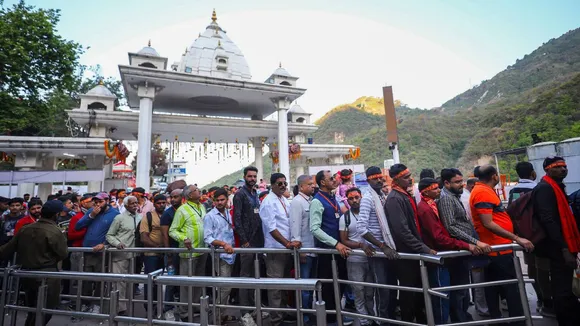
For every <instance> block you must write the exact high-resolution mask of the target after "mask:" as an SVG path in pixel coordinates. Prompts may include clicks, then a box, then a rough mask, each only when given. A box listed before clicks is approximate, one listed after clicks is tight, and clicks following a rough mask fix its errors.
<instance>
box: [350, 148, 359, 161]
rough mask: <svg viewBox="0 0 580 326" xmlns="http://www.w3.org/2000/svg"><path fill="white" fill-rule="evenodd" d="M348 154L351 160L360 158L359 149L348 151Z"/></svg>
mask: <svg viewBox="0 0 580 326" xmlns="http://www.w3.org/2000/svg"><path fill="white" fill-rule="evenodd" d="M348 153H349V155H350V158H351V159H353V160H356V159H358V158H359V157H360V147H357V148H355V149H354V150H352V148H351V149H349V150H348Z"/></svg>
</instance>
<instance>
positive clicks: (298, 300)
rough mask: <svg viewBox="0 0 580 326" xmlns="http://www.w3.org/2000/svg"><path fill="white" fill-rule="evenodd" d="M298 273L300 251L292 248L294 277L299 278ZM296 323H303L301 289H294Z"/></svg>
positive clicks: (299, 324)
mask: <svg viewBox="0 0 580 326" xmlns="http://www.w3.org/2000/svg"><path fill="white" fill-rule="evenodd" d="M301 277H302V275H300V253H299V252H298V249H296V248H294V278H295V279H297V280H299V279H300V278H301ZM296 325H297V326H302V325H304V318H303V317H302V291H301V290H296Z"/></svg>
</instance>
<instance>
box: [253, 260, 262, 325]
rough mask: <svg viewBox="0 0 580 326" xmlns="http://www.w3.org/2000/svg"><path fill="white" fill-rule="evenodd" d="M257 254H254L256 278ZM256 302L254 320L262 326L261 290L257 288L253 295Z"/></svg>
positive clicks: (256, 274) (258, 274) (258, 266)
mask: <svg viewBox="0 0 580 326" xmlns="http://www.w3.org/2000/svg"><path fill="white" fill-rule="evenodd" d="M258 255H259V254H258V253H256V254H255V257H256V258H255V259H254V275H255V276H256V278H257V279H259V278H260V258H259V256H258ZM254 298H255V300H254V301H255V302H256V322H257V324H258V326H262V291H261V290H260V289H259V288H258V289H256V294H255V296H254Z"/></svg>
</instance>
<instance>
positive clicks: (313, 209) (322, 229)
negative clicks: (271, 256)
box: [310, 171, 353, 325]
mask: <svg viewBox="0 0 580 326" xmlns="http://www.w3.org/2000/svg"><path fill="white" fill-rule="evenodd" d="M316 184H318V186H319V187H320V190H319V191H318V192H317V193H316V195H314V199H313V200H312V203H311V204H310V231H311V232H312V234H313V235H314V243H315V244H316V246H317V247H318V248H328V249H336V250H338V252H339V253H340V256H339V257H336V264H337V268H338V278H339V279H346V278H347V272H346V260H345V258H346V257H348V254H349V252H350V249H349V248H348V247H347V246H345V245H343V244H342V243H340V232H339V219H340V215H341V211H340V205H339V203H338V201H337V200H336V197H335V196H334V194H333V193H332V192H333V190H334V189H336V187H337V186H338V183H337V182H336V180H335V179H334V177H333V176H332V174H331V173H330V171H319V172H318V173H317V174H316ZM331 264H332V256H331V255H320V256H319V257H318V277H319V278H321V279H329V278H332V270H331V268H329V266H331ZM344 288H345V287H344V284H341V286H340V293H339V296H340V297H342V294H343V293H344ZM322 300H323V301H324V302H326V309H328V310H334V309H335V301H334V288H333V286H332V284H327V283H325V284H323V285H322ZM326 322H327V323H328V324H329V325H336V315H333V314H328V315H327V316H326ZM352 322H353V320H352V319H350V318H348V317H343V323H342V324H343V325H351V324H352Z"/></svg>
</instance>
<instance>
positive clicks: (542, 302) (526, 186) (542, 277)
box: [508, 162, 555, 317]
mask: <svg viewBox="0 0 580 326" xmlns="http://www.w3.org/2000/svg"><path fill="white" fill-rule="evenodd" d="M516 172H517V173H518V177H519V181H518V183H517V184H516V185H515V186H514V187H513V189H512V190H510V193H509V201H508V213H510V212H511V214H513V215H510V216H511V217H512V218H514V217H515V218H518V217H519V218H520V219H521V216H517V215H518V213H516V212H512V209H509V207H510V205H511V204H512V203H513V202H514V201H516V200H518V199H519V198H521V197H522V196H524V195H525V194H527V193H530V192H532V190H533V189H534V188H535V187H536V186H537V185H538V183H537V182H536V181H535V180H536V171H534V166H533V165H532V163H530V162H519V163H518V164H517V165H516ZM531 196H532V195H531V194H529V195H527V196H526V197H524V198H522V201H526V200H528V197H530V199H529V200H530V203H531ZM518 204H519V202H518ZM522 204H523V203H522ZM514 206H515V204H514ZM514 206H512V207H514ZM529 207H531V205H530V206H529ZM522 236H524V237H525V235H523V234H522ZM524 262H525V263H526V265H527V266H528V276H529V277H530V278H531V279H533V280H534V281H535V282H534V283H533V286H534V291H536V296H537V298H538V302H537V306H536V310H537V311H538V312H540V313H541V314H542V315H543V316H546V317H555V315H554V306H553V303H552V292H551V290H550V262H549V260H547V259H546V258H542V257H536V255H535V253H533V252H524Z"/></svg>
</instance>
